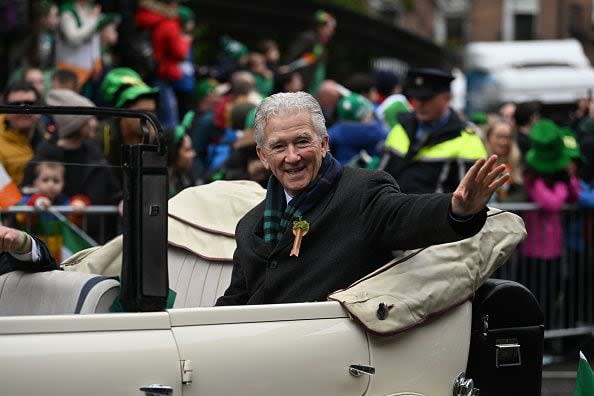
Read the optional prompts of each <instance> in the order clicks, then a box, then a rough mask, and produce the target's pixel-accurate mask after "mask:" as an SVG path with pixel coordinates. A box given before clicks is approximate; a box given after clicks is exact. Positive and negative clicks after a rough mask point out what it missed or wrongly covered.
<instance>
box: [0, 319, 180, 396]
mask: <svg viewBox="0 0 594 396" xmlns="http://www.w3.org/2000/svg"><path fill="white" fill-rule="evenodd" d="M163 315H165V317H166V313H161V315H159V316H161V317H163ZM123 316H128V314H125V315H123ZM132 316H134V315H132ZM138 316H139V319H141V320H139V321H138V320H137V321H136V323H137V324H139V323H140V322H143V321H144V322H145V323H146V322H150V321H147V320H142V319H146V318H142V317H143V316H146V314H138ZM150 316H154V314H150ZM2 319H3V321H2V324H4V323H6V322H10V321H11V320H16V319H21V318H15V317H5V318H2ZM36 319H39V320H37V321H36ZM97 319H100V320H97ZM121 319H124V318H121ZM121 319H120V318H116V317H114V316H113V315H105V316H104V315H80V316H78V317H76V316H74V315H64V316H61V317H60V316H56V317H55V318H54V320H53V322H52V323H51V324H52V326H53V327H50V326H48V323H50V322H51V321H48V319H47V317H40V318H35V317H26V320H16V321H17V322H18V324H19V325H25V324H26V325H27V326H28V327H29V331H22V332H15V334H7V332H6V331H3V333H4V334H3V335H2V336H1V337H0V350H1V351H2V352H1V355H2V357H1V360H0V367H1V370H0V384H2V394H6V395H12V396H16V395H61V396H68V395H113V396H117V395H121V396H124V395H134V394H142V393H141V392H140V391H139V388H141V387H143V386H147V385H151V384H165V385H168V386H171V387H172V388H173V390H174V394H175V395H181V394H182V393H181V376H180V369H179V359H178V354H177V349H176V345H175V341H174V339H173V336H172V333H171V330H170V329H164V330H163V329H162V330H155V329H150V328H145V329H141V328H137V329H133V330H131V329H124V330H104V329H105V328H106V327H114V328H117V327H123V326H120V324H121ZM128 319H129V318H128ZM159 320H161V318H159ZM77 322H83V323H85V322H86V323H85V324H83V325H82V326H81V325H79V324H78V323H77ZM110 322H114V323H111V325H110ZM132 322H135V321H134V320H132ZM101 323H103V324H101ZM2 324H0V326H1V325H2ZM37 324H38V325H39V326H37ZM91 324H94V325H97V327H96V328H95V329H93V328H92V326H91ZM77 327H78V328H79V329H80V328H84V330H82V331H67V329H68V328H77ZM138 327H141V326H138ZM147 327H151V326H147ZM50 328H53V329H58V328H59V329H58V331H48V329H50ZM42 329H43V330H42ZM3 330H6V329H4V328H3Z"/></svg>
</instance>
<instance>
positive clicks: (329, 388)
mask: <svg viewBox="0 0 594 396" xmlns="http://www.w3.org/2000/svg"><path fill="white" fill-rule="evenodd" d="M170 313H173V312H171V311H170ZM173 314H174V313H173ZM186 319H187V317H186ZM173 333H174V336H175V339H176V341H177V344H178V347H179V349H180V355H181V357H182V359H190V360H191V361H192V366H193V379H192V383H191V384H190V385H184V386H183V395H184V396H204V395H208V396H219V395H221V396H222V395H239V394H241V395H244V396H250V395H258V396H261V395H284V396H290V395H326V396H332V395H341V396H355V395H362V394H364V393H365V391H366V389H367V386H368V383H369V378H368V377H367V376H361V377H353V376H352V375H350V374H349V371H348V367H349V365H351V364H369V351H368V347H367V339H366V336H365V333H364V332H362V331H361V330H360V329H359V328H357V327H356V326H355V325H354V324H353V323H352V322H351V321H350V320H349V319H347V318H327V319H311V320H285V321H275V322H251V323H246V322H243V323H227V324H211V325H196V326H192V325H185V326H180V327H176V326H174V327H173Z"/></svg>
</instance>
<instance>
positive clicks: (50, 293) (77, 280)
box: [0, 271, 120, 315]
mask: <svg viewBox="0 0 594 396" xmlns="http://www.w3.org/2000/svg"><path fill="white" fill-rule="evenodd" d="M119 291H120V283H119V282H118V281H117V280H115V279H112V278H108V277H105V276H101V275H94V274H85V273H81V272H66V271H48V272H36V273H28V272H23V271H13V272H9V273H6V274H4V275H2V276H0V315H59V314H89V313H104V312H109V308H110V307H111V305H112V303H113V301H114V300H115V298H116V296H117V295H118V294H119Z"/></svg>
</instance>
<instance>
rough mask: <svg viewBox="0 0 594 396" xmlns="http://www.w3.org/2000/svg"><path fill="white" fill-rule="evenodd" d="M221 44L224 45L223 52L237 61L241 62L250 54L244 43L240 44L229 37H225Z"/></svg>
mask: <svg viewBox="0 0 594 396" xmlns="http://www.w3.org/2000/svg"><path fill="white" fill-rule="evenodd" d="M221 44H222V45H223V52H225V54H227V55H229V56H230V57H231V58H233V59H234V60H235V61H239V60H240V59H241V58H242V57H243V56H245V55H247V53H248V49H247V47H246V46H245V45H243V43H240V42H239V41H237V40H234V39H232V38H231V37H229V36H223V37H222V38H221Z"/></svg>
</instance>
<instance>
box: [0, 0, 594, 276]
mask: <svg viewBox="0 0 594 396" xmlns="http://www.w3.org/2000/svg"><path fill="white" fill-rule="evenodd" d="M34 3H35V7H36V8H35V11H36V12H35V15H36V21H35V23H34V24H33V26H35V28H34V29H33V31H32V32H31V34H30V35H29V37H27V45H25V46H19V47H18V48H16V49H14V50H13V51H12V52H13V53H11V56H10V57H9V63H10V67H11V71H12V72H11V76H10V78H9V81H8V83H7V86H6V87H5V90H4V93H3V96H2V102H3V104H10V105H19V104H43V103H46V104H50V105H70V106H96V105H97V106H113V107H117V108H124V109H141V110H146V111H151V112H154V113H156V115H157V116H158V118H159V120H160V122H161V124H162V125H163V127H164V130H165V135H166V136H165V137H166V141H167V143H168V148H169V158H168V167H169V180H170V186H169V193H170V196H173V195H175V194H176V193H178V192H179V191H181V190H182V189H184V188H186V187H189V186H193V185H198V184H202V183H208V182H210V181H213V180H220V179H250V180H254V181H256V182H258V183H260V184H261V185H262V186H264V187H266V183H267V180H268V176H269V173H268V171H267V170H266V169H265V168H264V167H263V165H262V163H261V162H260V161H259V159H258V156H257V152H256V141H255V138H254V130H253V127H254V112H255V108H256V106H257V105H258V104H259V103H260V101H261V100H262V99H263V98H264V97H266V96H268V95H270V94H273V93H277V92H295V91H307V92H309V93H311V94H312V95H313V96H314V97H316V98H317V99H318V101H319V103H320V105H321V107H322V109H323V112H324V115H325V117H326V121H327V125H328V131H329V135H330V149H331V152H332V153H333V155H334V156H335V157H336V158H337V159H338V160H339V161H340V162H341V163H343V164H346V165H349V166H358V167H368V168H375V167H377V166H378V162H379V160H380V158H381V156H382V150H383V143H384V141H385V140H386V137H387V136H388V134H389V133H390V131H391V130H392V129H393V128H394V127H395V126H396V125H397V124H398V122H399V121H398V119H399V118H398V117H399V115H401V114H403V113H409V112H411V111H413V110H414V109H415V106H416V103H415V101H414V100H410V99H411V98H410V97H408V98H407V97H406V96H404V95H403V93H402V92H401V81H402V80H403V78H404V76H401V75H399V74H398V73H397V72H395V71H393V70H386V69H382V70H375V71H372V72H366V71H363V72H357V73H354V74H353V75H352V76H350V77H349V78H347V79H345V80H344V81H334V80H331V79H328V76H326V62H327V58H328V45H329V44H330V43H331V39H332V36H333V34H334V31H335V28H336V25H337V21H336V20H335V18H334V17H333V16H332V15H331V14H329V13H327V12H325V11H318V12H316V13H315V15H313V16H312V24H311V26H310V28H309V29H308V30H306V31H304V32H303V33H302V34H300V35H298V36H297V37H295V40H294V41H293V42H292V44H291V45H290V46H288V48H287V49H286V51H281V48H279V45H278V44H277V43H276V42H275V41H274V40H272V39H270V38H267V37H264V38H263V39H262V40H261V42H259V43H258V45H256V46H254V47H253V48H248V47H247V46H246V45H245V44H244V43H242V42H240V41H238V40H236V39H234V38H232V37H229V36H224V37H221V38H220V42H219V44H220V56H219V57H218V59H217V63H216V65H204V63H203V61H202V60H201V59H196V58H195V57H194V54H193V52H192V48H193V41H194V40H199V39H200V38H199V37H197V36H196V34H197V33H196V32H197V30H196V24H197V23H199V22H200V21H199V20H197V18H196V15H195V13H194V10H192V9H190V8H189V7H187V6H186V5H184V3H180V2H177V1H170V0H162V1H157V0H141V1H139V2H138V6H137V8H136V9H135V10H134V12H133V17H134V22H135V30H134V31H133V32H131V30H130V26H128V25H126V26H120V24H122V21H123V19H122V15H120V14H118V13H113V12H104V11H103V10H102V7H101V5H100V4H99V3H101V2H95V1H93V0H72V1H63V2H60V3H59V4H58V3H55V2H52V1H47V0H45V1H41V2H34ZM122 31H126V32H127V33H126V37H125V40H124V41H125V42H128V43H129V44H130V45H129V46H126V45H121V44H122V42H120V38H121V37H119V36H118V32H122ZM132 38H133V39H132ZM142 46H144V48H142ZM122 48H124V49H126V51H125V53H122V52H118V49H119V51H121V50H122ZM147 48H148V49H149V51H148V54H147V52H146V51H144V52H143V51H142V50H143V49H144V50H146V49H147ZM202 66H208V67H202ZM199 70H208V73H206V74H200V73H199ZM541 110H542V109H541V106H540V104H539V103H537V102H529V103H517V104H515V103H504V104H502V105H501V107H500V108H499V109H497V110H496V111H495V112H493V113H490V114H488V115H486V117H482V118H481V119H480V120H478V118H477V120H478V121H476V123H477V125H475V127H476V129H475V132H476V133H477V134H478V135H479V136H480V137H481V138H482V141H483V143H484V147H485V150H486V152H487V153H488V154H497V155H498V157H499V161H500V162H501V163H503V164H505V165H506V166H507V168H508V171H509V173H510V175H511V177H510V179H509V181H508V182H507V183H506V184H505V185H504V186H503V187H502V188H501V189H500V190H499V191H497V193H496V194H494V196H493V201H497V202H526V201H528V202H534V203H536V204H537V205H538V207H539V208H541V209H542V210H539V211H534V212H531V213H530V214H529V215H527V216H526V224H527V228H528V235H529V239H528V241H526V243H524V244H523V245H522V248H521V250H520V254H521V255H523V256H525V257H527V258H528V259H530V260H531V259H537V260H540V261H543V260H544V261H546V262H551V263H555V262H558V260H559V258H560V256H561V254H562V253H561V252H562V249H563V247H562V240H563V238H562V235H563V229H562V224H561V217H560V213H561V210H562V208H563V206H564V205H565V204H572V203H579V204H580V205H583V206H587V207H592V206H594V198H593V195H594V194H593V185H594V170H593V166H594V158H593V157H594V155H593V154H594V151H593V144H594V118H592V117H594V103H593V101H592V100H589V99H586V98H584V99H583V100H581V101H580V102H579V103H578V104H576V110H575V111H574V112H572V113H571V114H568V115H567V118H566V120H563V121H559V120H557V119H556V120H554V121H553V120H549V119H547V117H546V116H545V115H544V114H543V112H542V111H541ZM460 117H461V118H468V117H464V115H460ZM0 118H1V119H0V164H1V165H2V166H3V167H4V168H5V169H6V172H7V173H8V175H9V176H10V177H11V178H12V179H13V180H14V182H15V183H17V184H18V185H19V186H20V187H21V188H23V191H24V192H25V195H26V197H27V199H26V200H25V201H23V202H26V203H30V204H36V203H35V202H38V203H37V205H41V204H40V203H39V202H40V201H39V200H38V195H39V194H43V193H44V192H43V191H44V190H43V187H42V184H41V180H44V179H46V178H47V177H50V176H51V177H53V178H54V179H58V180H57V181H56V182H55V184H56V185H58V186H60V188H59V190H60V191H55V192H52V193H51V194H50V193H46V195H48V196H47V198H48V200H44V201H43V206H47V205H51V204H52V203H56V202H69V201H68V200H69V199H72V197H78V199H77V200H76V202H78V203H77V205H78V208H79V210H80V211H83V210H84V207H85V206H87V205H97V204H109V205H118V204H119V203H120V201H121V197H122V174H121V170H120V165H121V151H120V146H121V145H122V144H134V143H139V142H141V141H142V139H143V136H144V132H145V131H143V130H142V128H141V126H140V123H139V121H138V120H136V119H126V118H122V119H114V118H103V119H96V118H95V117H90V116H73V115H70V116H69V115H61V116H53V117H49V116H38V115H30V114H27V115H14V114H12V115H11V114H6V115H0ZM149 135H150V131H149ZM55 162H59V163H61V164H63V165H62V168H59V169H58V168H51V167H48V166H47V165H44V164H47V163H55ZM48 175H49V176H48ZM405 192H406V191H405ZM445 192H448V191H445ZM35 194H37V195H35ZM88 226H90V232H91V233H93V232H95V231H93V225H92V222H91V223H90V224H88ZM97 232H98V231H97ZM114 232H115V231H114ZM543 241H544V243H543ZM543 247H546V248H543ZM552 265H554V264H552Z"/></svg>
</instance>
